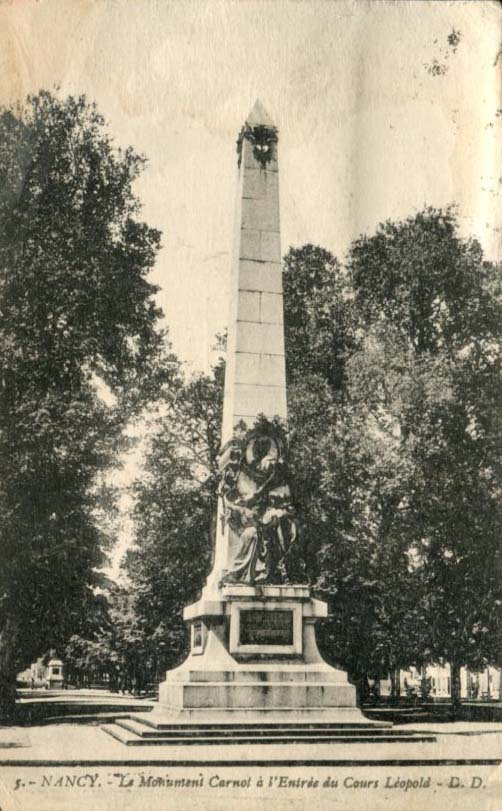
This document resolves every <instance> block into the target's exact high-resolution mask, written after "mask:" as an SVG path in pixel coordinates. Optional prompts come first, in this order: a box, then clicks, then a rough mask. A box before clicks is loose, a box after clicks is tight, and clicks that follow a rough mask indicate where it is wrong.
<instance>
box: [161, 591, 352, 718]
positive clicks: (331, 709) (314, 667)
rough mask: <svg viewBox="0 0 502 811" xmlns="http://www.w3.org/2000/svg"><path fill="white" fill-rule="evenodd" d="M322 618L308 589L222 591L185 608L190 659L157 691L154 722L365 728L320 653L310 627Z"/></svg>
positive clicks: (343, 679) (340, 677) (346, 687)
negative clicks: (252, 722) (313, 723)
mask: <svg viewBox="0 0 502 811" xmlns="http://www.w3.org/2000/svg"><path fill="white" fill-rule="evenodd" d="M325 616H326V604H325V603H323V602H321V601H319V600H316V599H313V598H312V597H311V593H310V589H309V588H308V587H306V586H262V587H259V586H256V585H255V586H247V585H227V586H223V587H222V589H221V595H220V598H219V599H217V600H211V601H208V600H204V599H203V600H201V601H200V602H198V603H195V604H194V605H191V606H188V607H187V608H186V609H185V613H184V617H185V619H186V620H187V621H188V623H189V624H190V629H191V651H190V655H189V656H188V658H187V659H186V660H185V662H183V664H182V665H180V667H178V668H176V669H175V670H171V671H170V672H169V673H168V674H167V678H166V681H165V682H163V683H162V684H161V685H160V689H159V703H158V706H157V707H156V708H155V710H154V714H158V713H160V714H163V715H166V714H167V715H168V716H169V717H170V718H171V719H172V720H173V721H174V720H183V719H186V720H187V721H188V720H190V719H194V718H197V719H199V720H201V719H207V720H210V719H214V720H215V721H218V722H221V720H222V719H224V718H226V719H228V720H229V721H232V722H234V723H235V722H237V721H239V720H246V721H248V722H249V721H250V720H253V719H254V720H260V719H261V720H263V721H266V722H267V723H271V722H274V721H277V722H279V723H280V722H281V721H284V720H287V719H294V720H300V719H303V720H312V721H329V722H331V723H333V722H340V723H351V724H353V723H358V722H359V723H362V722H364V723H365V724H367V720H366V719H364V717H363V716H362V714H361V712H360V711H359V710H358V709H357V707H356V695H355V688H354V687H353V685H351V684H349V682H348V680H347V676H346V674H345V673H344V672H343V671H341V670H337V669H335V668H333V667H330V666H329V665H328V664H327V663H326V662H325V661H324V660H323V659H322V657H321V655H320V653H319V651H318V648H317V643H316V638H315V628H314V624H315V621H316V619H318V618H321V617H325Z"/></svg>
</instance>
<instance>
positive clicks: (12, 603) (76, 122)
mask: <svg viewBox="0 0 502 811" xmlns="http://www.w3.org/2000/svg"><path fill="white" fill-rule="evenodd" d="M144 165H145V160H144V158H142V157H141V156H140V155H138V154H136V153H135V152H134V151H133V150H132V149H130V148H128V149H126V150H125V151H120V150H117V149H116V148H115V147H114V145H113V142H112V140H111V137H110V136H109V134H108V133H107V129H106V126H105V122H104V120H103V118H102V117H101V116H100V114H99V113H98V111H97V109H96V108H95V106H94V105H92V104H89V103H88V102H87V101H86V99H85V98H84V97H79V98H73V97H68V98H66V99H64V100H61V99H59V98H57V97H56V96H54V95H52V94H50V93H48V92H40V93H39V94H38V95H37V96H34V97H31V98H29V99H28V101H27V103H26V104H25V105H24V106H23V107H22V108H19V109H15V110H3V111H2V112H1V114H0V188H1V189H2V194H1V197H0V314H1V319H0V384H1V387H2V397H1V402H0V481H1V486H0V532H1V534H2V540H1V546H2V568H1V572H0V712H1V714H2V715H3V717H7V716H9V715H10V714H11V713H12V700H13V685H14V679H15V673H16V671H17V670H19V669H21V668H23V667H25V666H26V665H27V664H28V663H29V662H30V661H31V660H33V658H34V657H36V656H37V655H38V654H40V653H41V652H43V651H44V650H47V649H48V648H49V647H57V646H58V645H61V644H62V643H63V642H64V641H65V640H66V639H68V637H69V636H70V635H71V633H74V632H75V631H78V627H79V624H80V622H81V618H82V615H83V614H85V610H86V608H85V607H86V603H87V602H88V601H89V600H92V599H93V587H94V585H95V583H96V577H97V576H96V569H98V568H99V566H100V565H101V564H102V563H103V543H102V542H103V540H104V538H103V535H102V533H101V532H100V530H99V529H98V528H97V525H96V521H95V520H94V515H93V513H94V511H95V509H96V506H97V502H96V498H97V493H98V491H99V487H97V484H98V483H99V474H100V473H101V472H102V471H104V470H105V469H106V468H107V466H108V465H109V464H110V463H111V462H112V461H113V460H114V458H115V454H116V453H117V451H118V450H119V448H120V444H121V441H122V439H121V437H122V429H123V427H124V425H125V424H126V423H127V421H128V420H129V419H130V418H131V417H132V416H134V415H136V414H138V413H139V411H140V410H141V408H142V407H143V405H144V404H145V402H147V401H148V400H149V399H151V398H152V397H154V396H155V395H156V394H157V393H158V391H159V389H160V388H161V387H162V385H163V384H164V383H166V382H167V381H168V380H169V379H170V377H171V376H172V369H173V363H174V362H173V359H172V358H171V357H170V356H167V353H166V351H165V335H164V334H163V333H162V331H161V330H160V329H159V328H158V321H159V316H160V312H159V310H158V308H157V307H156V305H155V302H154V297H153V296H154V293H155V287H153V286H152V285H151V284H150V283H149V282H148V280H147V276H148V273H149V271H150V269H151V267H152V265H153V262H154V259H155V256H156V254H157V251H158V249H159V244H160V235H159V233H158V231H156V230H155V229H152V228H150V227H148V226H147V225H146V224H145V223H144V222H142V221H141V219H140V217H139V214H140V203H139V200H138V199H137V197H136V196H135V194H134V191H133V183H134V181H135V179H136V178H137V177H138V175H139V174H140V172H141V171H142V169H143V168H144Z"/></svg>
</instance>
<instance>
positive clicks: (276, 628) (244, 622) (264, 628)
mask: <svg viewBox="0 0 502 811" xmlns="http://www.w3.org/2000/svg"><path fill="white" fill-rule="evenodd" d="M293 643H294V635H293V611H288V610H287V609H277V610H275V611H263V610H260V609H255V608H253V609H241V611H240V633H239V645H281V646H282V645H293Z"/></svg>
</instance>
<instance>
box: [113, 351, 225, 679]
mask: <svg viewBox="0 0 502 811" xmlns="http://www.w3.org/2000/svg"><path fill="white" fill-rule="evenodd" d="M223 369H224V367H223V364H221V363H220V364H219V365H218V366H217V367H216V368H215V369H214V370H213V373H212V374H211V375H197V376H195V377H193V378H191V379H190V380H183V379H180V380H178V384H177V387H176V388H173V389H172V390H171V391H170V392H169V394H168V396H167V397H166V398H165V399H164V401H163V402H162V404H161V406H160V411H161V413H160V415H159V416H158V417H157V418H156V419H155V420H154V421H153V424H152V426H151V429H150V438H149V443H148V444H149V447H148V450H147V453H146V460H145V465H144V470H143V472H142V475H141V480H140V481H137V483H136V485H135V500H136V501H135V511H134V513H135V524H136V533H135V538H136V543H135V546H134V547H133V548H132V549H131V550H130V551H129V552H128V553H127V557H126V560H125V571H126V573H127V577H128V581H129V587H130V590H131V593H132V594H133V595H134V606H135V611H136V614H137V616H138V617H139V618H140V621H141V622H142V624H143V629H144V642H145V643H146V644H147V645H148V646H149V650H150V651H151V653H152V654H153V653H154V652H157V655H158V658H159V666H163V668H164V670H165V669H167V668H170V667H173V666H174V665H175V664H176V663H178V662H179V660H180V658H182V656H183V654H184V653H185V652H186V633H185V625H184V622H183V608H184V607H185V606H186V605H187V604H189V603H191V602H193V601H194V600H195V599H196V598H197V596H198V593H199V592H200V590H201V588H202V585H203V582H204V577H205V576H206V575H207V574H208V570H209V567H210V561H211V554H212V551H213V547H214V542H215V522H216V488H217V462H216V459H217V455H218V452H219V449H220V434H221V414H222V399H223Z"/></svg>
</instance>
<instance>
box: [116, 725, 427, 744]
mask: <svg viewBox="0 0 502 811" xmlns="http://www.w3.org/2000/svg"><path fill="white" fill-rule="evenodd" d="M102 729H103V731H104V732H106V733H107V734H108V735H111V736H112V737H113V738H115V740H117V741H120V742H121V743H123V744H125V745H126V746H181V745H183V746H187V745H201V746H206V745H210V744H213V745H214V744H219V745H221V744H222V743H228V744H244V745H248V746H249V745H250V744H253V743H254V744H264V743H267V744H273V743H277V744H279V743H280V744H284V743H299V742H301V743H327V742H330V743H392V742H393V743H397V742H399V743H418V742H434V741H435V740H436V738H435V736H434V735H431V734H427V735H421V734H418V733H411V732H410V733H406V734H405V735H396V734H395V733H394V732H392V731H389V732H387V733H385V735H380V736H377V735H375V734H374V733H373V732H371V731H369V730H368V731H366V732H362V731H361V732H359V733H358V734H357V735H353V736H350V735H347V734H346V733H345V732H344V731H343V730H338V731H336V732H335V731H333V734H332V735H331V736H319V735H318V734H316V733H315V732H313V733H311V734H310V735H308V736H303V735H302V736H298V735H296V734H295V733H294V732H290V733H289V734H285V735H277V734H273V733H270V734H266V735H264V736H262V735H257V734H256V731H255V732H254V733H251V734H246V735H242V732H241V733H240V734H239V731H238V730H233V732H234V734H233V735H232V736H229V737H226V738H224V739H222V738H221V736H214V735H211V734H209V733H208V732H204V733H202V732H201V733H200V734H199V735H194V736H192V737H186V736H175V737H168V736H167V735H165V734H164V735H161V736H159V737H142V736H141V735H138V734H137V733H136V732H133V731H132V730H130V729H125V728H124V727H123V726H119V725H118V724H108V725H105V726H103V727H102Z"/></svg>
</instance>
